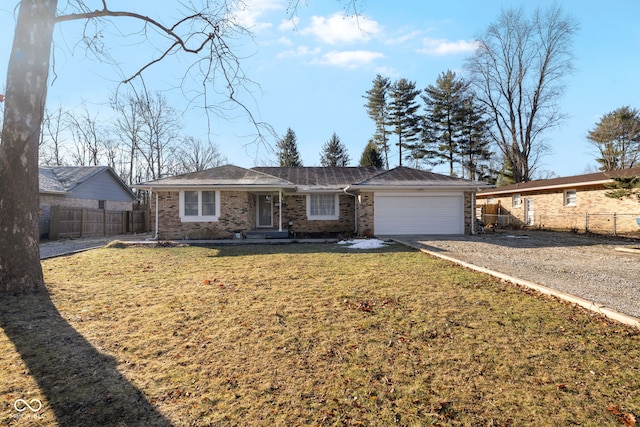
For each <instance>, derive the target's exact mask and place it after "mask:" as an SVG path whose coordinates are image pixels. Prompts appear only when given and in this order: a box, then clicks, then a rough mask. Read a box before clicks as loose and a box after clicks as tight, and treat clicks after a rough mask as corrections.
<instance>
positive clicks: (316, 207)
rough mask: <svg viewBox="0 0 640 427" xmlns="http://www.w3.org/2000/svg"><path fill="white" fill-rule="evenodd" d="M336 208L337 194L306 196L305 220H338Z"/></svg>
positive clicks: (337, 205)
mask: <svg viewBox="0 0 640 427" xmlns="http://www.w3.org/2000/svg"><path fill="white" fill-rule="evenodd" d="M338 207H339V202H338V195H337V194H309V195H307V218H308V219H310V220H322V219H329V220H335V219H338V218H339V216H340V215H339V212H338Z"/></svg>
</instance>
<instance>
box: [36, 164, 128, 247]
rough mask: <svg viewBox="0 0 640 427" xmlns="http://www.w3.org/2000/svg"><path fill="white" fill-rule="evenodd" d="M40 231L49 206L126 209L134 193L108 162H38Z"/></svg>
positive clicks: (44, 227) (43, 231)
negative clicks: (53, 164) (101, 164)
mask: <svg viewBox="0 0 640 427" xmlns="http://www.w3.org/2000/svg"><path fill="white" fill-rule="evenodd" d="M39 174H40V176H39V178H40V218H39V225H40V234H41V235H43V234H47V233H48V232H49V220H50V212H51V207H52V206H61V207H73V208H85V209H104V210H109V211H130V210H131V209H132V206H133V202H134V201H135V200H136V196H135V194H133V192H132V191H131V189H130V188H129V187H127V185H126V184H125V183H124V182H122V180H121V179H120V178H119V177H118V175H116V173H115V172H114V171H113V169H111V168H110V167H108V166H52V167H49V166H41V167H40V168H39Z"/></svg>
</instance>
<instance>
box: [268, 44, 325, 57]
mask: <svg viewBox="0 0 640 427" xmlns="http://www.w3.org/2000/svg"><path fill="white" fill-rule="evenodd" d="M321 50H322V49H320V48H319V47H316V48H313V49H311V48H309V47H308V46H298V47H297V48H295V49H291V50H285V51H284V52H280V53H279V54H278V56H277V58H278V59H284V58H299V57H305V56H317V55H319V54H320V52H321Z"/></svg>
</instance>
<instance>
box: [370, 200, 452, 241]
mask: <svg viewBox="0 0 640 427" xmlns="http://www.w3.org/2000/svg"><path fill="white" fill-rule="evenodd" d="M374 229H375V234H376V235H378V236H384V235H407V234H464V193H462V192H460V193H436V194H425V193H424V192H414V193H407V192H394V193H391V192H389V193H378V192H376V193H375V195H374Z"/></svg>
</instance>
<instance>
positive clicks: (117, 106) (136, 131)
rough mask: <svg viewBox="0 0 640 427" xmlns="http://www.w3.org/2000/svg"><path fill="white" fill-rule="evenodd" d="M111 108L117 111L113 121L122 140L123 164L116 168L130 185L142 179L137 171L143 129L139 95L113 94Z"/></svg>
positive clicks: (114, 129)
mask: <svg viewBox="0 0 640 427" xmlns="http://www.w3.org/2000/svg"><path fill="white" fill-rule="evenodd" d="M110 103H111V108H112V109H113V110H114V112H115V113H116V118H115V121H114V122H113V123H112V127H113V131H114V134H115V137H116V138H117V139H118V140H119V141H120V144H119V147H120V150H121V152H122V153H121V164H120V165H119V167H116V170H117V172H118V174H119V175H120V177H121V178H122V180H123V181H124V182H126V183H127V184H129V185H132V184H134V183H135V182H139V181H141V180H142V177H141V176H140V175H139V174H138V173H136V172H137V169H138V164H139V159H138V155H137V153H138V149H139V148H138V144H139V140H140V132H141V130H142V122H143V118H142V113H141V111H140V109H139V108H138V106H139V103H138V102H137V96H136V94H135V92H134V93H127V94H126V95H123V96H113V97H111V99H110Z"/></svg>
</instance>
